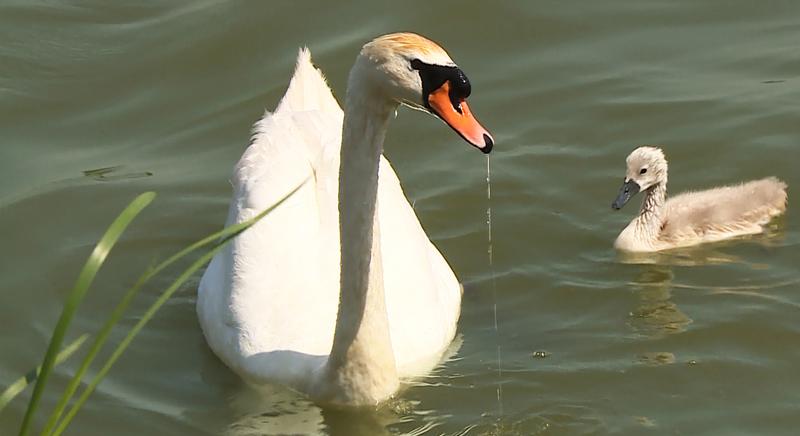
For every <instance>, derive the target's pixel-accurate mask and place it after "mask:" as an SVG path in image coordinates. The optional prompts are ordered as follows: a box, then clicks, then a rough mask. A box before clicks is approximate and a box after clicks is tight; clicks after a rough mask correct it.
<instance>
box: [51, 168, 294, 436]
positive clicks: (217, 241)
mask: <svg viewBox="0 0 800 436" xmlns="http://www.w3.org/2000/svg"><path fill="white" fill-rule="evenodd" d="M303 183H305V182H303ZM302 185H303V184H300V186H298V187H296V188H295V189H293V190H292V191H291V192H289V193H288V194H287V195H286V196H284V197H283V198H281V199H280V200H279V201H278V202H277V203H275V204H274V205H272V206H270V207H269V208H268V209H266V210H264V211H263V212H261V213H259V214H258V215H256V216H255V217H253V218H251V219H250V220H248V221H245V222H243V223H240V224H235V225H232V226H229V227H226V228H225V229H223V230H221V231H219V232H216V233H214V234H212V235H209V236H207V237H205V238H203V239H201V240H199V241H197V242H195V243H194V244H192V245H190V246H189V247H187V248H185V249H183V250H181V251H180V252H178V253H176V254H175V255H173V256H171V257H170V258H168V259H167V260H165V261H164V262H162V263H160V264H159V265H157V266H156V267H155V268H153V269H152V270H150V271H148V272H145V273H144V274H143V275H142V276H141V277H140V278H139V280H137V282H136V284H135V285H134V287H133V288H131V289H130V290H129V291H128V292H127V293H126V295H125V296H124V297H123V300H122V302H120V304H119V305H118V306H117V308H116V309H115V310H114V312H113V313H112V315H111V317H110V318H109V320H108V322H107V323H106V325H105V326H104V327H103V329H102V330H101V333H100V334H99V335H98V339H97V340H96V341H95V344H93V346H92V348H91V351H90V353H89V355H87V357H86V358H85V359H84V362H83V365H82V366H81V369H83V372H81V371H79V372H78V373H76V375H75V377H74V378H73V381H74V382H75V387H77V384H78V382H80V379H81V378H82V376H83V373H84V372H85V368H84V366H85V367H86V368H88V366H89V364H90V363H91V360H92V359H93V358H94V357H95V356H96V354H97V351H99V349H100V348H101V347H102V346H103V344H104V343H105V342H106V340H107V336H108V333H109V332H110V330H111V328H113V326H114V325H115V324H116V323H117V322H118V321H119V319H120V318H121V316H122V314H123V312H124V311H125V309H126V308H127V306H128V303H129V302H130V300H131V299H132V298H133V296H134V295H135V294H136V293H137V292H138V291H139V289H141V286H142V285H144V284H145V283H146V282H147V281H148V280H150V279H151V278H152V277H154V276H155V275H156V274H158V273H159V272H161V271H162V270H164V268H166V267H168V266H169V265H171V264H173V263H174V262H176V261H178V260H180V259H181V258H183V257H185V256H186V255H188V254H190V253H191V252H193V251H195V250H197V249H198V248H201V247H203V246H206V245H208V244H210V243H212V242H213V243H214V245H213V247H212V249H211V250H210V251H209V252H207V253H206V254H204V255H203V256H202V257H200V258H199V259H198V260H196V261H195V262H194V263H192V265H191V266H190V267H189V268H188V269H186V270H184V272H183V273H181V275H180V276H179V277H178V278H177V279H176V280H175V281H174V282H173V283H172V284H171V285H170V286H169V287H168V288H167V289H166V290H165V291H164V292H163V293H162V294H161V295H160V296H159V298H158V299H157V300H156V301H155V302H154V303H153V304H152V305H151V306H150V307H149V308H148V309H147V311H146V312H145V314H144V315H143V316H142V318H140V319H139V321H138V322H137V323H136V324H135V325H134V326H133V327H132V328H131V330H130V331H129V332H128V335H127V336H125V338H124V339H123V340H122V342H120V344H119V345H117V347H116V349H114V351H113V353H112V354H111V356H110V357H109V358H108V360H107V361H106V363H105V364H104V365H103V367H102V368H101V369H100V371H99V372H98V373H97V374H96V375H95V377H94V378H93V379H92V381H91V382H90V383H89V385H88V386H87V387H86V389H85V390H84V391H83V392H82V393H81V396H80V397H78V400H77V401H76V402H75V404H73V405H72V407H71V408H70V410H69V412H68V413H67V414H66V415H65V416H64V418H63V419H62V420H61V421H60V422H59V423H58V426H57V427H56V428H55V430H54V431H53V432H52V433H50V434H52V435H60V434H61V433H62V432H63V431H64V430H65V429H66V428H67V426H68V425H69V423H70V422H71V421H72V419H73V418H74V417H75V415H76V414H77V413H78V411H80V408H81V407H82V406H83V404H84V403H85V402H86V400H87V399H88V398H89V396H90V395H91V394H92V393H93V392H94V390H95V389H96V388H97V385H98V384H99V383H100V381H102V379H103V378H104V377H105V376H106V374H107V373H108V371H109V370H110V369H111V367H112V366H113V365H114V363H115V362H116V361H117V359H119V357H120V356H121V355H122V353H123V352H124V351H125V350H126V349H127V347H128V346H129V345H130V343H131V342H132V341H133V339H134V337H136V335H137V334H138V333H139V332H140V331H141V329H142V328H143V327H144V326H145V325H146V324H147V323H148V322H149V321H150V319H151V318H152V317H153V316H155V314H156V312H157V311H158V310H159V309H160V308H161V306H163V305H164V303H166V302H167V300H169V298H170V297H172V295H173V294H174V293H175V292H176V291H177V290H178V289H180V287H181V286H182V285H183V284H184V283H185V282H186V280H188V279H189V278H191V277H192V275H193V274H194V273H195V272H196V271H197V270H198V269H200V268H201V267H202V266H203V265H205V264H206V263H207V262H208V261H209V260H211V258H212V257H214V255H215V254H216V253H218V252H219V251H220V250H222V248H224V246H225V245H226V244H227V243H228V242H229V241H230V240H231V239H233V238H235V237H236V236H237V235H239V234H241V233H242V232H244V231H245V230H247V229H248V228H250V227H251V226H253V225H254V224H255V223H257V222H258V221H260V220H261V219H262V218H264V217H265V216H266V215H267V214H268V213H270V212H271V211H272V210H274V209H275V208H276V207H278V206H280V205H281V204H282V203H283V202H284V201H286V199H288V198H289V197H291V196H292V195H293V194H294V193H295V192H297V190H299V189H300V187H302ZM101 337H102V340H101ZM71 385H72V384H71ZM72 394H74V389H73V390H72V392H69V394H68V396H67V398H66V400H64V398H62V401H61V402H59V405H62V404H61V403H62V402H63V406H66V404H67V402H68V400H69V397H70V396H71V395H72ZM56 412H58V415H59V416H60V415H61V412H63V408H62V409H61V411H56ZM56 412H54V415H55V414H56ZM51 419H53V417H52V416H51ZM55 419H56V420H57V419H58V417H56V418H55ZM47 431H49V429H48V430H47ZM47 431H45V432H43V434H48V433H47Z"/></svg>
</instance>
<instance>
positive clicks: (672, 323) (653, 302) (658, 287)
mask: <svg viewBox="0 0 800 436" xmlns="http://www.w3.org/2000/svg"><path fill="white" fill-rule="evenodd" d="M644 268H645V269H644V270H643V271H642V272H640V273H639V276H638V277H637V278H636V279H635V280H634V281H633V282H632V283H631V286H632V287H633V288H634V289H635V290H636V294H637V296H638V297H639V302H638V304H637V306H636V308H635V309H634V310H633V311H632V312H631V313H630V318H629V321H628V322H629V325H630V326H631V328H632V329H633V330H634V331H636V332H638V333H640V334H642V335H646V336H649V337H652V338H657V337H661V336H664V335H669V334H674V333H680V332H682V331H684V330H686V327H687V326H688V325H689V324H690V323H691V322H692V320H691V318H689V317H688V316H687V315H686V314H685V313H683V312H682V311H681V310H680V308H678V306H677V305H676V304H675V303H674V302H673V301H672V300H671V298H672V280H673V278H674V276H675V275H674V273H673V272H672V268H671V267H669V266H662V265H653V266H647V267H644ZM657 359H660V360H663V356H661V357H657ZM667 360H669V359H667ZM673 360H674V358H673ZM670 363H671V362H670Z"/></svg>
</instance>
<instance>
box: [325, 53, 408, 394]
mask: <svg viewBox="0 0 800 436" xmlns="http://www.w3.org/2000/svg"><path fill="white" fill-rule="evenodd" d="M359 61H361V63H359V62H356V66H355V67H354V68H353V70H352V71H351V73H350V79H349V83H348V91H347V98H346V100H345V115H344V128H343V129H344V130H343V132H342V148H341V155H340V165H339V231H340V245H341V276H340V286H341V287H340V296H339V312H338V316H337V319H336V331H335V333H334V338H333V347H332V348H331V353H330V357H329V359H328V362H327V364H326V367H325V368H324V371H323V377H324V379H323V383H324V384H325V385H327V386H326V387H325V388H324V390H325V391H326V393H325V395H324V399H325V400H327V401H331V402H334V403H343V404H351V405H353V404H355V405H366V404H376V403H377V402H379V401H381V400H384V399H386V398H388V397H389V396H390V395H391V394H392V393H394V392H395V391H396V390H397V387H398V384H399V381H398V377H397V369H396V368H395V357H394V353H393V351H392V342H391V337H390V335H389V321H388V316H387V312H386V302H385V300H384V289H383V274H382V267H381V249H380V229H379V226H378V216H377V214H376V203H377V193H378V168H379V164H380V156H381V152H382V150H383V140H384V137H385V134H386V127H387V124H388V122H389V118H390V116H391V114H392V113H393V112H394V110H395V109H396V107H397V104H396V103H393V102H392V101H391V100H388V99H387V98H386V97H385V96H383V95H382V94H381V93H380V92H378V90H376V89H371V88H372V87H371V86H370V85H369V81H368V80H365V79H366V78H364V77H362V75H361V71H363V69H364V68H363V62H364V60H362V59H359Z"/></svg>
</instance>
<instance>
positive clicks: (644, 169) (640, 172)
mask: <svg viewBox="0 0 800 436" xmlns="http://www.w3.org/2000/svg"><path fill="white" fill-rule="evenodd" d="M646 172H647V168H642V169H641V170H640V171H639V174H644V173H646Z"/></svg>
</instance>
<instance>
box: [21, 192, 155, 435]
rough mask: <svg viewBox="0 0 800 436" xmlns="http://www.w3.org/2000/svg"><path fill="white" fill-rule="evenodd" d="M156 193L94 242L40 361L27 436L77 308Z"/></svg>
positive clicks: (134, 205) (28, 411) (137, 201)
mask: <svg viewBox="0 0 800 436" xmlns="http://www.w3.org/2000/svg"><path fill="white" fill-rule="evenodd" d="M155 196H156V194H155V193H154V192H145V193H144V194H141V195H139V196H138V197H136V198H135V199H134V200H133V201H132V202H130V204H128V206H127V207H126V208H125V209H124V210H123V211H122V213H120V214H119V216H117V218H116V219H115V220H114V221H113V222H112V223H111V225H110V226H109V227H108V230H106V232H105V233H104V234H103V237H102V238H100V241H99V242H98V243H97V245H95V247H94V250H93V251H92V253H91V254H90V255H89V258H88V259H87V260H86V263H85V264H84V265H83V268H82V269H81V272H80V274H79V275H78V279H77V280H76V282H75V286H74V287H73V288H72V291H70V293H69V296H68V297H67V301H66V303H65V304H64V308H63V309H62V311H61V316H60V317H59V319H58V322H57V323H56V326H55V328H54V329H53V336H52V337H51V338H50V345H48V347H47V352H46V353H45V355H44V360H43V362H42V365H41V371H40V373H39V377H38V378H37V379H36V385H35V386H34V387H33V394H32V395H31V399H30V402H29V403H28V408H27V409H26V411H25V417H24V418H23V420H22V425H21V426H20V430H19V434H20V436H25V435H26V434H27V433H28V430H29V429H30V426H31V422H32V420H33V416H34V414H35V413H36V409H37V408H38V406H39V401H40V400H41V397H42V394H43V393H44V387H45V386H46V385H47V379H48V377H49V376H50V372H51V371H52V369H53V365H54V364H55V361H56V357H57V355H58V352H59V350H60V349H61V343H62V342H63V341H64V335H65V334H66V332H67V328H68V327H69V324H70V322H71V321H72V318H73V316H74V315H75V312H76V311H77V310H78V306H79V305H80V303H81V301H82V300H83V298H84V297H85V296H86V292H87V291H88V290H89V287H90V286H91V284H92V282H93V281H94V278H95V276H96V275H97V272H98V270H100V267H101V266H102V265H103V263H104V262H105V260H106V257H107V256H108V253H109V251H111V249H112V248H113V247H114V245H115V244H116V243H117V241H118V240H119V237H120V236H121V235H122V233H123V232H124V231H125V229H126V228H127V227H128V225H129V224H130V223H131V221H133V219H134V218H136V216H137V215H139V213H140V212H141V211H142V210H143V209H144V208H145V207H147V205H148V204H150V202H152V201H153V199H154V198H155Z"/></svg>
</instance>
